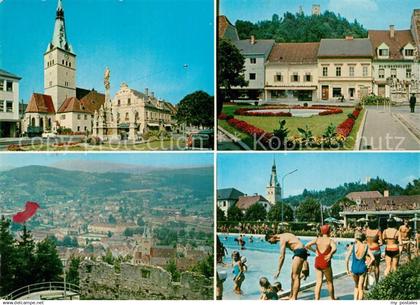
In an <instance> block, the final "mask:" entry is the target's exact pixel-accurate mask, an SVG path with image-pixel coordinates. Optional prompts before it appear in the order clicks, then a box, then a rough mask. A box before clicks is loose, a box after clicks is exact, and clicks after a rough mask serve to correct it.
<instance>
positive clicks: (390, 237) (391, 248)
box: [382, 218, 401, 276]
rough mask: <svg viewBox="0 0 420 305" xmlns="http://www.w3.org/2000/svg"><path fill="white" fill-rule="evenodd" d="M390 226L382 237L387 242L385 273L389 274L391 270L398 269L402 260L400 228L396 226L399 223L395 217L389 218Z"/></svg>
mask: <svg viewBox="0 0 420 305" xmlns="http://www.w3.org/2000/svg"><path fill="white" fill-rule="evenodd" d="M387 225H388V227H387V229H385V230H384V233H383V234H382V239H383V240H384V241H385V243H386V248H385V263H386V268H385V271H384V275H385V276H387V275H388V274H389V273H390V272H391V271H396V270H397V267H398V261H399V260H400V248H399V244H400V243H401V236H400V233H399V232H398V230H397V229H396V228H395V227H396V225H397V223H396V221H395V219H394V218H390V219H389V220H388V224H387Z"/></svg>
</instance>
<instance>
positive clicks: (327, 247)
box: [305, 225, 337, 300]
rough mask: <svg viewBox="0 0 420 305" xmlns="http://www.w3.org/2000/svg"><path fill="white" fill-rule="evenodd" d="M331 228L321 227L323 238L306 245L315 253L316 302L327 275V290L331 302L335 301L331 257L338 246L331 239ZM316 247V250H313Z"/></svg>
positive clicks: (327, 226)
mask: <svg viewBox="0 0 420 305" xmlns="http://www.w3.org/2000/svg"><path fill="white" fill-rule="evenodd" d="M330 231H331V229H330V226H329V225H324V226H322V227H321V237H318V238H316V239H314V240H312V241H310V242H309V243H307V244H306V246H305V248H306V249H308V250H310V251H312V252H315V253H316V255H317V256H316V257H315V274H316V285H315V300H319V299H320V295H321V286H322V281H323V278H324V275H325V279H326V280H327V289H328V292H329V294H330V298H331V300H335V296H334V283H333V272H332V268H331V257H332V256H333V255H334V253H335V252H336V251H337V245H336V244H335V242H334V240H332V239H331V238H330ZM313 245H315V246H316V248H315V249H314V248H312V246H313Z"/></svg>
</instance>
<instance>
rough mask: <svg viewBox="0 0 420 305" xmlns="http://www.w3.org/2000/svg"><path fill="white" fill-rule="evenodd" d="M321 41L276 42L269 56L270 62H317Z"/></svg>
mask: <svg viewBox="0 0 420 305" xmlns="http://www.w3.org/2000/svg"><path fill="white" fill-rule="evenodd" d="M318 49H319V42H302V43H300V42H299V43H294V42H293V43H276V44H275V45H274V47H273V48H272V50H271V53H270V56H269V57H268V61H269V62H277V63H295V64H304V63H316V62H317V55H318Z"/></svg>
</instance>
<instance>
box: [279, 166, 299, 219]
mask: <svg viewBox="0 0 420 305" xmlns="http://www.w3.org/2000/svg"><path fill="white" fill-rule="evenodd" d="M295 172H297V169H295V170H293V171H291V172H289V173H287V174H285V175H283V177H282V178H281V191H280V195H281V196H280V197H281V222H284V209H283V206H284V202H283V195H284V179H285V178H286V177H287V176H289V175H291V174H293V173H295Z"/></svg>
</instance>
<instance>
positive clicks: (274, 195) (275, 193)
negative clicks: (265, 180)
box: [267, 160, 281, 205]
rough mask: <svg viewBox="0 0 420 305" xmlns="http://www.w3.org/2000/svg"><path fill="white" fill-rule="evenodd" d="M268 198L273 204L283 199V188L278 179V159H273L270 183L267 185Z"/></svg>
mask: <svg viewBox="0 0 420 305" xmlns="http://www.w3.org/2000/svg"><path fill="white" fill-rule="evenodd" d="M267 200H268V201H269V202H270V203H271V204H272V205H274V204H276V202H279V201H280V200H281V188H280V183H279V181H278V180H277V169H276V161H275V160H273V166H272V167H271V176H270V183H269V184H268V185H267Z"/></svg>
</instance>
